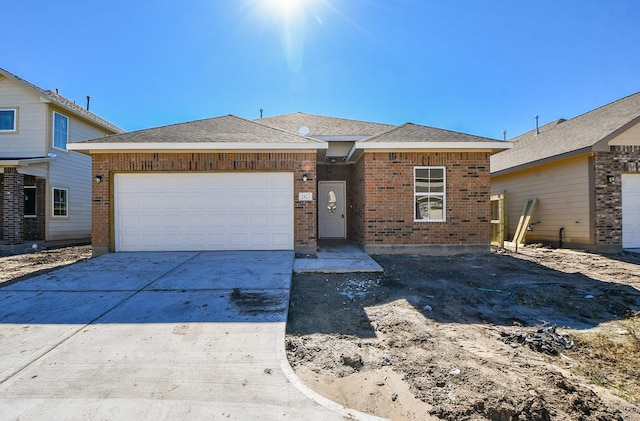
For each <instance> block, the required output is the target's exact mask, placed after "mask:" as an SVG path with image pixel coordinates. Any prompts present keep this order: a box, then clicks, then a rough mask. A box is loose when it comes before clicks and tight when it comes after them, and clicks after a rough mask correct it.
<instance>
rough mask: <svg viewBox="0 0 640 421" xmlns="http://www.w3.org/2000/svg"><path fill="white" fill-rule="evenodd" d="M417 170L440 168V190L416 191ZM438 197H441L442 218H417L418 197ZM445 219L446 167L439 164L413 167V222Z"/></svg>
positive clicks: (441, 220)
mask: <svg viewBox="0 0 640 421" xmlns="http://www.w3.org/2000/svg"><path fill="white" fill-rule="evenodd" d="M417 170H441V171H442V184H443V186H442V191H441V192H417ZM419 197H421V198H428V197H440V198H442V218H437V219H436V218H418V209H417V206H418V198H419ZM446 220H447V169H446V167H440V166H426V167H413V221H414V222H445V221H446Z"/></svg>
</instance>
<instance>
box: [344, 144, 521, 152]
mask: <svg viewBox="0 0 640 421" xmlns="http://www.w3.org/2000/svg"><path fill="white" fill-rule="evenodd" d="M512 147H513V145H512V144H511V143H507V142H500V141H496V142H357V143H356V144H355V145H354V148H355V149H365V150H366V149H375V150H400V149H402V150H429V151H434V150H438V151H441V150H473V151H478V152H479V151H490V152H491V153H497V152H500V151H504V150H507V149H511V148H512Z"/></svg>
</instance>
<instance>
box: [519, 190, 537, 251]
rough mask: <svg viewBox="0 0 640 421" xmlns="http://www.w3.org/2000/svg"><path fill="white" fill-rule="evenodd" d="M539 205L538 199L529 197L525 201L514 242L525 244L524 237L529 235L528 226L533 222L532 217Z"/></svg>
mask: <svg viewBox="0 0 640 421" xmlns="http://www.w3.org/2000/svg"><path fill="white" fill-rule="evenodd" d="M537 206H538V199H529V200H527V202H526V203H525V205H524V208H523V209H522V215H520V220H519V221H518V228H517V229H516V234H515V235H514V236H513V242H514V243H515V244H524V237H525V236H526V235H527V228H528V227H529V224H530V223H531V218H532V217H533V214H534V212H535V211H536V207H537Z"/></svg>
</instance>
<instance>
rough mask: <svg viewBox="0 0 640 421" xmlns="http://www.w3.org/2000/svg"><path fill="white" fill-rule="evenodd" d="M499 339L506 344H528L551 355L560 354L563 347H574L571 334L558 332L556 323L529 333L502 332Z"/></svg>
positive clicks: (535, 349)
mask: <svg viewBox="0 0 640 421" xmlns="http://www.w3.org/2000/svg"><path fill="white" fill-rule="evenodd" d="M499 340H500V341H502V342H504V343H506V344H512V343H518V344H526V345H528V346H529V348H531V349H533V350H534V351H537V352H544V353H546V354H549V355H558V354H559V353H560V351H562V350H563V349H570V348H573V345H574V344H573V340H572V339H571V338H570V337H569V335H560V334H559V333H556V326H555V325H550V326H545V327H540V328H538V329H537V330H536V331H535V332H529V333H515V334H511V333H506V332H500V338H499Z"/></svg>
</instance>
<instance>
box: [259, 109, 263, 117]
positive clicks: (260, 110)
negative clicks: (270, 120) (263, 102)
mask: <svg viewBox="0 0 640 421" xmlns="http://www.w3.org/2000/svg"><path fill="white" fill-rule="evenodd" d="M262 111H263V110H262V108H260V118H262Z"/></svg>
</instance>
